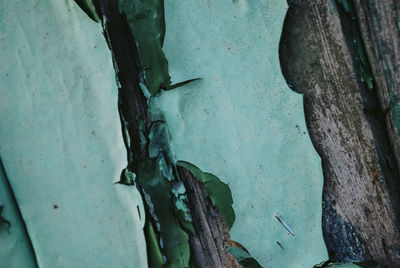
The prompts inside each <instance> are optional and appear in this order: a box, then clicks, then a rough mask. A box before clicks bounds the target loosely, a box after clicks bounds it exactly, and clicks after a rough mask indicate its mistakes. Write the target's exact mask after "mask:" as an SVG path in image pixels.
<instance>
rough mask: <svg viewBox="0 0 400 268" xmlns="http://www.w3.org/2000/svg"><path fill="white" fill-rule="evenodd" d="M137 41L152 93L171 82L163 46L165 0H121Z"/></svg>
mask: <svg viewBox="0 0 400 268" xmlns="http://www.w3.org/2000/svg"><path fill="white" fill-rule="evenodd" d="M119 9H120V11H121V13H123V14H125V16H126V19H127V22H128V24H129V27H130V29H131V31H132V34H133V36H134V38H135V40H136V42H137V47H138V51H139V56H140V60H141V64H142V67H143V72H144V77H145V80H146V86H147V89H148V90H149V92H150V94H151V95H154V94H156V93H157V92H158V91H159V90H160V88H166V87H168V86H169V85H170V84H171V80H170V76H169V74H168V62H167V60H166V59H165V56H164V53H163V51H162V50H161V47H162V45H163V42H164V36H165V21H164V7H163V0H146V1H143V0H119Z"/></svg>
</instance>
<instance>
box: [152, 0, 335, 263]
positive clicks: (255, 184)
mask: <svg viewBox="0 0 400 268" xmlns="http://www.w3.org/2000/svg"><path fill="white" fill-rule="evenodd" d="M286 9H287V6H286V3H284V2H283V1H258V2H252V1H244V0H243V1H235V2H233V3H232V2H231V1H224V2H223V1H219V2H212V3H211V2H209V1H206V0H202V1H194V0H190V1H185V2H179V3H177V2H174V1H169V0H166V1H165V14H166V29H167V31H166V36H165V41H164V48H163V50H164V53H165V55H166V57H167V59H168V61H169V71H170V75H171V77H172V82H173V83H176V82H178V81H185V80H188V79H192V78H197V77H200V78H201V80H198V81H194V82H192V83H190V84H187V85H184V86H182V87H180V88H177V89H175V90H173V91H165V92H162V94H161V95H160V96H158V97H155V98H152V100H151V101H152V105H154V106H155V107H160V108H161V109H162V110H163V111H164V112H165V115H166V119H167V122H168V125H169V129H170V133H171V142H172V147H173V149H174V152H175V154H176V157H177V159H178V160H183V161H188V162H190V163H193V164H195V165H196V166H198V167H199V168H200V169H202V170H206V171H207V172H211V173H212V174H215V175H216V176H218V177H219V178H223V181H224V182H225V183H227V184H228V185H229V187H230V189H231V191H232V195H233V201H234V202H233V208H234V210H235V213H236V220H235V223H234V225H233V227H232V229H231V237H232V239H233V240H235V241H238V242H239V243H241V244H243V245H245V247H246V248H247V249H248V250H249V252H251V255H252V257H254V258H255V259H256V260H257V261H258V262H259V263H260V264H261V265H262V266H263V267H296V268H297V267H312V266H313V265H315V264H317V263H320V262H321V261H324V260H326V259H328V256H327V252H326V249H325V245H324V242H323V238H322V231H321V205H322V204H321V196H322V183H323V180H322V171H321V165H320V158H319V157H318V155H317V153H316V152H315V150H314V148H313V146H312V144H311V142H310V139H309V136H308V135H307V129H306V126H305V120H304V112H303V102H302V97H301V96H300V95H298V94H296V93H294V92H292V91H291V90H290V89H289V88H288V86H287V85H286V83H285V81H284V79H283V77H282V75H281V71H280V65H279V59H278V43H279V38H280V32H281V29H282V23H283V19H284V16H285V13H286ZM210 22H212V23H210ZM277 213H279V214H280V215H282V217H283V218H284V219H285V221H286V222H287V223H288V224H289V225H290V226H291V228H292V229H293V230H294V232H295V233H296V235H295V236H291V235H290V233H289V232H288V231H287V230H286V229H284V228H283V227H282V225H281V224H280V223H279V222H278V221H277V220H276V218H275V215H276V214H277ZM276 241H279V244H280V245H281V246H282V247H283V248H284V250H282V248H281V247H280V246H278V245H277V243H276Z"/></svg>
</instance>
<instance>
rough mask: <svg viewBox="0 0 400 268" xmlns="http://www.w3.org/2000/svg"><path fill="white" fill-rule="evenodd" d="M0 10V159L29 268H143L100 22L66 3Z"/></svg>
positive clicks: (8, 4)
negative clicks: (32, 266)
mask: <svg viewBox="0 0 400 268" xmlns="http://www.w3.org/2000/svg"><path fill="white" fill-rule="evenodd" d="M0 10H1V11H2V12H1V13H0V27H1V29H2V31H1V33H0V37H1V38H0V57H1V59H2V64H1V66H0V99H1V100H2V105H1V107H0V122H1V123H0V136H1V138H2V139H1V141H0V155H1V158H2V161H3V164H4V167H5V170H6V173H7V176H8V179H9V181H10V184H11V187H12V190H13V192H14V193H15V196H16V199H17V202H18V205H19V208H20V210H21V213H22V217H23V219H24V221H25V223H26V226H27V231H28V233H29V237H30V238H31V241H32V244H33V247H34V249H35V253H36V256H37V261H38V265H39V267H140V268H142V267H147V254H146V244H145V238H144V234H143V227H144V222H145V217H144V215H145V213H144V208H143V204H142V200H141V196H140V194H139V193H138V191H137V190H136V188H135V187H130V186H126V185H121V184H115V182H116V181H118V179H119V177H120V174H121V170H122V169H123V168H124V167H126V164H127V163H126V150H125V148H124V144H123V140H122V133H121V124H120V119H119V115H118V106H117V102H118V88H117V85H116V83H115V79H114V77H115V76H114V70H113V64H112V57H111V53H110V51H109V49H108V47H107V45H106V42H105V41H104V37H103V35H102V28H101V25H100V24H96V23H94V22H93V21H92V20H90V19H89V18H88V17H87V15H86V14H85V13H84V12H83V11H82V10H81V9H80V8H79V7H78V5H76V3H75V2H74V1H72V0H65V1H22V0H16V1H1V2H0ZM130 176H131V175H129V174H128V177H130ZM9 211H10V210H9V208H7V207H6V208H5V213H9ZM5 216H7V217H9V218H10V220H11V219H12V217H10V216H9V215H7V214H6V215H5ZM11 228H14V226H12V227H11ZM16 229H17V225H15V230H16ZM19 247H20V248H19V249H20V250H21V252H22V250H23V246H22V245H21V246H19ZM19 249H18V250H19ZM21 254H22V253H21ZM12 257H13V255H10V256H9V258H12ZM6 261H11V260H8V259H7V260H6ZM1 264H3V260H2V261H1ZM1 264H0V266H2V265H1ZM18 267H21V268H22V267H24V268H25V267H29V265H21V266H18Z"/></svg>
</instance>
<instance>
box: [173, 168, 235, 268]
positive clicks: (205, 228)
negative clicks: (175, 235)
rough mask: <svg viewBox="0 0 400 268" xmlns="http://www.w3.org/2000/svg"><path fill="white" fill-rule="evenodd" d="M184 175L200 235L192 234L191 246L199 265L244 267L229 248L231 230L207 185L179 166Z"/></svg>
mask: <svg viewBox="0 0 400 268" xmlns="http://www.w3.org/2000/svg"><path fill="white" fill-rule="evenodd" d="M178 170H179V174H180V176H181V177H183V178H185V179H184V184H185V187H186V190H187V196H188V200H189V204H190V209H191V212H192V219H193V227H194V229H195V231H196V235H190V246H191V249H192V251H193V253H194V256H193V257H194V259H195V262H196V265H197V267H232V268H234V267H241V266H240V264H239V263H238V262H237V260H236V259H235V258H234V257H233V256H232V255H231V254H229V253H228V252H226V246H228V245H230V236H229V230H228V226H227V225H226V223H225V222H224V221H223V220H222V217H221V213H220V212H219V211H218V210H217V209H216V208H215V207H213V205H212V204H211V201H210V200H209V199H208V197H207V192H206V189H205V187H204V185H203V184H202V183H201V182H199V181H198V180H197V179H196V177H195V176H194V175H193V174H192V173H191V172H190V171H189V170H188V169H186V168H184V167H178Z"/></svg>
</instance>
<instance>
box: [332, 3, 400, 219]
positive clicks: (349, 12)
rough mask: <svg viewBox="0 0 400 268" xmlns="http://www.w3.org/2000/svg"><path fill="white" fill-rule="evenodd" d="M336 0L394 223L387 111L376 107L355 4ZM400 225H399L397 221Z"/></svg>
mask: <svg viewBox="0 0 400 268" xmlns="http://www.w3.org/2000/svg"><path fill="white" fill-rule="evenodd" d="M336 1H337V5H336V6H337V9H338V14H339V17H340V22H341V26H342V31H343V33H344V36H345V40H346V42H347V46H348V47H349V50H350V52H351V55H352V58H353V61H352V64H353V68H354V69H355V70H356V75H357V78H358V84H359V88H360V93H361V97H362V100H363V105H364V108H363V109H364V115H365V117H366V119H367V121H368V123H369V125H370V127H371V131H372V136H373V139H374V143H375V149H376V151H377V154H378V157H379V159H378V161H379V164H380V167H381V168H382V173H383V177H381V178H378V180H379V181H380V183H382V184H383V183H386V184H387V186H388V190H389V193H390V195H389V198H390V199H391V203H392V204H391V205H392V206H393V208H394V212H395V213H396V215H395V217H396V220H397V222H399V220H400V175H399V171H398V170H397V166H396V165H393V164H392V163H391V161H390V160H391V159H395V155H394V152H393V148H392V146H391V143H390V138H389V134H388V133H389V131H388V129H387V125H386V122H385V121H386V120H385V115H386V112H385V111H383V110H382V109H381V106H380V105H379V97H378V92H377V88H376V87H375V86H374V79H373V76H372V73H371V67H370V63H369V60H368V58H367V56H366V52H365V45H364V41H363V39H362V37H361V33H360V27H359V25H358V20H357V17H356V12H355V8H354V4H353V2H352V1H346V3H347V5H346V6H345V7H346V8H345V7H344V6H343V5H342V4H340V1H338V0H336ZM367 80H369V82H367ZM399 223H400V222H399Z"/></svg>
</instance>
